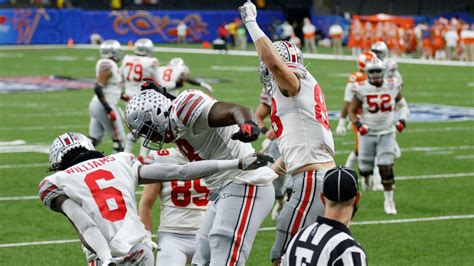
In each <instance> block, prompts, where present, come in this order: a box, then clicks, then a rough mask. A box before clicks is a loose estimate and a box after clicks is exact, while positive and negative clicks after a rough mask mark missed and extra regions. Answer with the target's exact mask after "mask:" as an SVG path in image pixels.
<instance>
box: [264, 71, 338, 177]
mask: <svg viewBox="0 0 474 266" xmlns="http://www.w3.org/2000/svg"><path fill="white" fill-rule="evenodd" d="M287 65H288V66H289V67H290V69H291V68H296V67H298V68H299V69H297V71H298V73H299V74H298V76H299V79H300V91H299V93H298V95H297V96H294V97H287V96H284V95H283V94H282V92H281V91H280V89H278V87H277V86H278V84H277V83H276V81H274V82H273V85H272V87H273V90H272V91H273V95H272V113H271V121H272V128H273V131H275V135H276V137H277V143H278V149H279V150H280V152H281V155H282V157H283V161H284V163H285V167H286V171H287V173H288V174H292V172H293V171H295V170H297V169H298V168H300V167H302V166H304V165H307V164H311V163H324V162H329V161H332V160H333V156H334V141H333V138H332V133H331V128H330V125H329V118H328V114H327V111H326V102H325V100H324V94H323V92H322V90H321V88H320V87H319V84H318V83H317V81H316V80H315V79H314V77H313V76H312V75H311V74H310V73H309V72H307V71H306V70H305V69H303V68H301V67H299V66H297V65H296V64H287Z"/></svg>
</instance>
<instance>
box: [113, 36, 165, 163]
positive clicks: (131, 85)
mask: <svg viewBox="0 0 474 266" xmlns="http://www.w3.org/2000/svg"><path fill="white" fill-rule="evenodd" d="M133 48H134V49H133V53H134V55H128V54H127V55H125V57H124V58H123V60H122V66H121V67H120V70H121V71H120V72H121V74H122V78H123V80H124V85H125V94H124V100H126V101H128V100H130V99H131V98H132V97H133V96H135V94H137V93H138V92H139V91H140V86H141V85H142V83H143V79H144V78H158V67H159V66H160V62H159V61H158V59H156V58H155V57H153V49H154V48H155V46H154V45H153V42H152V41H151V40H150V39H146V38H142V39H138V40H137V41H136V42H135V44H134V47H133ZM135 142H136V139H135V138H134V137H133V135H132V133H128V134H127V138H126V142H125V150H124V151H125V152H128V153H132V150H133V144H134V143H135ZM147 152H148V149H147V148H145V147H143V146H141V147H140V156H139V157H138V158H139V159H140V160H143V158H145V157H146V154H147Z"/></svg>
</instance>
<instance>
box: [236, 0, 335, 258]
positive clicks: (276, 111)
mask: <svg viewBox="0 0 474 266" xmlns="http://www.w3.org/2000/svg"><path fill="white" fill-rule="evenodd" d="M239 10H240V14H241V16H242V21H243V22H244V23H245V26H246V27H247V29H248V32H249V34H250V36H251V37H252V40H253V42H254V44H255V47H256V49H257V52H258V55H259V57H260V59H261V64H260V79H261V81H262V82H263V83H264V86H265V89H266V91H267V93H268V94H270V95H272V108H271V110H272V113H271V120H272V127H273V130H274V131H275V135H276V137H277V143H278V148H279V150H280V152H281V154H282V158H283V160H282V161H281V162H283V164H284V167H286V171H287V173H288V174H290V175H292V176H293V193H292V195H291V198H290V201H289V202H287V203H285V204H284V205H283V210H282V211H281V215H280V219H278V222H277V235H276V240H275V243H274V245H273V247H272V251H271V259H272V261H273V263H274V264H276V265H278V264H279V263H280V258H281V256H282V255H283V254H284V252H285V249H286V247H287V245H288V243H289V241H290V240H291V238H292V237H293V236H294V235H295V234H296V233H297V232H298V230H299V229H301V228H302V227H303V226H305V225H308V224H310V223H312V222H313V221H314V220H315V219H316V217H317V216H318V215H322V214H323V210H324V206H323V204H322V202H321V201H320V200H319V198H318V195H319V192H321V191H322V183H323V176H324V173H325V172H326V170H328V169H331V168H333V167H335V163H334V160H333V156H334V142H333V138H332V134H331V130H330V126H329V121H328V116H327V111H326V104H325V102H324V95H323V92H322V90H321V88H320V86H319V84H318V83H317V81H316V80H315V79H314V77H313V76H312V75H311V74H310V73H309V72H308V71H307V70H306V69H305V67H304V65H303V57H302V53H301V51H300V50H299V49H298V48H297V47H296V46H295V45H294V44H292V43H291V42H287V41H277V42H274V43H273V44H272V42H271V41H270V39H268V37H267V36H265V34H264V33H263V32H262V30H261V29H260V28H259V26H258V24H257V23H256V17H257V11H256V7H255V5H254V4H253V3H252V2H250V1H248V2H246V3H245V4H244V5H243V6H241V7H240V8H239Z"/></svg>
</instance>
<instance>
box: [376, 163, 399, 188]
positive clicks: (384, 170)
mask: <svg viewBox="0 0 474 266" xmlns="http://www.w3.org/2000/svg"><path fill="white" fill-rule="evenodd" d="M378 167H379V173H380V177H381V178H382V184H384V185H392V184H393V183H395V177H394V175H393V167H392V166H391V165H379V166H378Z"/></svg>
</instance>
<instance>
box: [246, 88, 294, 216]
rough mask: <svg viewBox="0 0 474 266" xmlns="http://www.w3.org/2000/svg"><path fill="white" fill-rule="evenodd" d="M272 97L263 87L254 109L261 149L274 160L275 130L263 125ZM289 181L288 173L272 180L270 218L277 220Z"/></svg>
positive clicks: (269, 111)
mask: <svg viewBox="0 0 474 266" xmlns="http://www.w3.org/2000/svg"><path fill="white" fill-rule="evenodd" d="M271 107H272V97H270V96H269V95H268V94H266V93H265V89H263V90H262V92H261V93H260V103H259V105H258V106H257V109H256V110H255V117H256V118H257V125H258V127H259V128H260V132H261V133H262V134H263V135H264V136H265V140H263V142H262V151H261V152H263V153H265V154H268V155H269V156H270V157H272V158H273V159H274V160H277V159H279V158H280V157H281V154H280V151H279V150H278V144H277V143H276V140H275V138H276V137H275V132H274V131H273V129H268V128H267V127H266V126H265V122H264V121H265V118H267V117H268V116H269V115H270V113H271ZM289 182H290V180H289V176H288V175H283V176H280V177H278V178H276V179H275V180H273V188H274V189H275V206H274V207H273V210H272V216H271V217H272V219H273V220H277V219H278V217H279V216H280V212H281V209H282V208H283V203H284V202H285V198H286V197H287V195H286V194H287V193H286V191H287V189H289V185H288V183H289Z"/></svg>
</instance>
